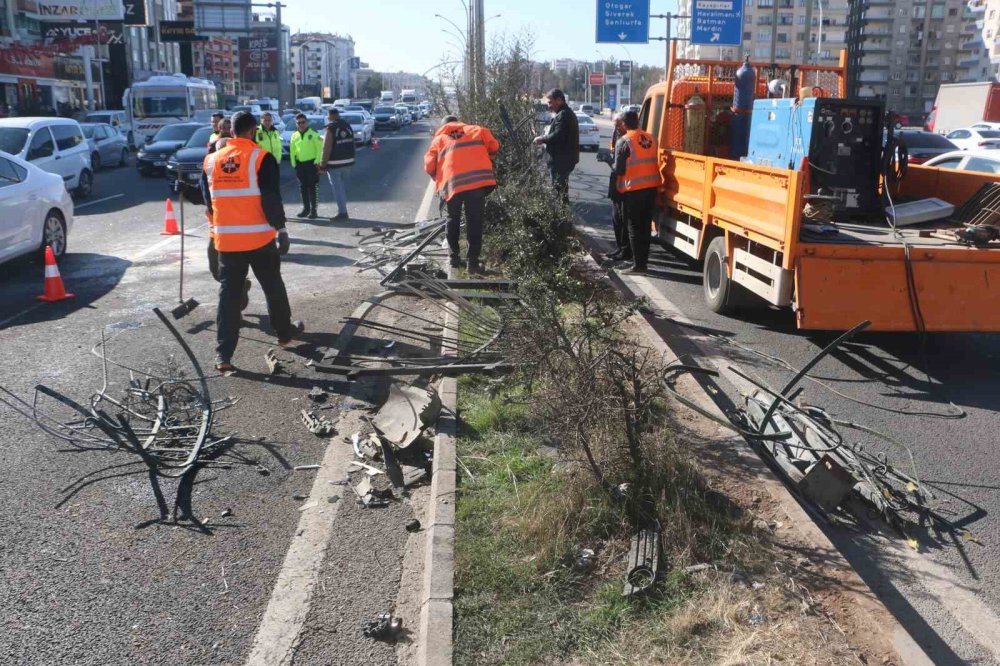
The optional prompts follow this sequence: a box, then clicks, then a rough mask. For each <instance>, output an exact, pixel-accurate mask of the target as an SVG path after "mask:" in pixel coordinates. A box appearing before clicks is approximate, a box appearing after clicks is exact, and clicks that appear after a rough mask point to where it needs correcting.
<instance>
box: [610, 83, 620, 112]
mask: <svg viewBox="0 0 1000 666" xmlns="http://www.w3.org/2000/svg"><path fill="white" fill-rule="evenodd" d="M608 108H609V109H611V110H612V111H614V110H615V109H617V108H618V86H609V87H608Z"/></svg>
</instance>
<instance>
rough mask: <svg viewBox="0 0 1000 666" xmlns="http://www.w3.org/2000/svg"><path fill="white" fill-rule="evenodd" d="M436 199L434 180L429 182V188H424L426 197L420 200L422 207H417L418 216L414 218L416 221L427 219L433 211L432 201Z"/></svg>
mask: <svg viewBox="0 0 1000 666" xmlns="http://www.w3.org/2000/svg"><path fill="white" fill-rule="evenodd" d="M433 201H434V181H433V180H432V181H431V182H429V183H427V189H426V190H424V198H423V199H421V200H420V208H418V209H417V216H416V217H415V218H413V221H414V222H420V221H422V220H426V219H427V216H428V215H429V214H430V212H431V203H432V202H433Z"/></svg>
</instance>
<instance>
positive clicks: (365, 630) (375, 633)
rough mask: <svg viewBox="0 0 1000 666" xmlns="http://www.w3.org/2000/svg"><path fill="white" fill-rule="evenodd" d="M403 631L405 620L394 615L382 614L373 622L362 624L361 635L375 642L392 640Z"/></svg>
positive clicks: (368, 621) (367, 621)
mask: <svg viewBox="0 0 1000 666" xmlns="http://www.w3.org/2000/svg"><path fill="white" fill-rule="evenodd" d="M402 629H403V620H402V618H398V617H396V616H394V615H393V614H392V613H380V614H379V615H378V617H376V618H375V619H373V620H366V621H365V622H363V623H362V624H361V635H362V636H364V637H365V638H373V639H375V640H392V639H394V638H396V637H397V636H398V635H399V632H400V631H401V630H402Z"/></svg>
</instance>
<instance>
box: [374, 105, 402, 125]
mask: <svg viewBox="0 0 1000 666" xmlns="http://www.w3.org/2000/svg"><path fill="white" fill-rule="evenodd" d="M372 116H373V117H374V118H375V129H379V128H380V127H391V128H392V129H399V128H400V127H402V125H403V120H402V118H400V117H399V111H398V110H396V108H395V107H392V106H376V107H375V113H373V114H372Z"/></svg>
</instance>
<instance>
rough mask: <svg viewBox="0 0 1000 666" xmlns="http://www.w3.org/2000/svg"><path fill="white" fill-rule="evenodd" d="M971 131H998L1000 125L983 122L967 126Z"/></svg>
mask: <svg viewBox="0 0 1000 666" xmlns="http://www.w3.org/2000/svg"><path fill="white" fill-rule="evenodd" d="M969 127H971V128H972V129H977V130H979V129H984V130H1000V123H990V122H986V121H985V120H984V121H983V122H981V123H973V124H972V125H969Z"/></svg>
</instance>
